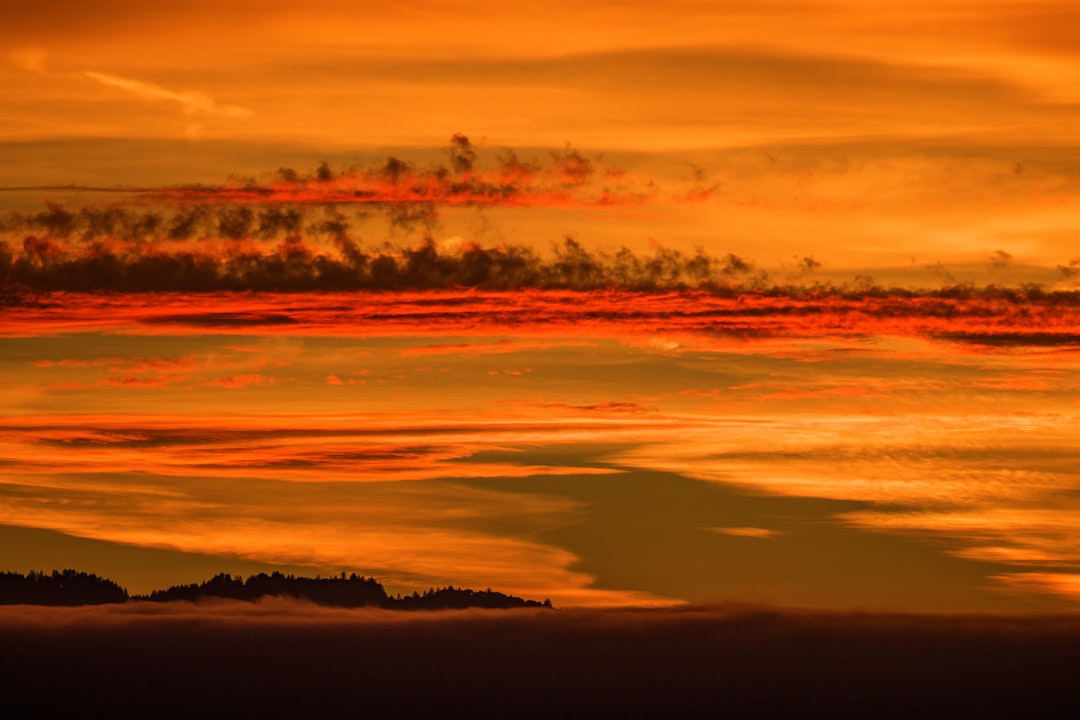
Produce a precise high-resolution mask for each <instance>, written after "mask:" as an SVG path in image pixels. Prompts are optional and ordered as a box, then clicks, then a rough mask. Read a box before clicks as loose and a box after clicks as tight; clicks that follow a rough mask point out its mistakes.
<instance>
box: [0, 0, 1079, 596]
mask: <svg viewBox="0 0 1080 720" xmlns="http://www.w3.org/2000/svg"><path fill="white" fill-rule="evenodd" d="M18 5H19V6H18V7H12V8H9V9H6V11H5V15H4V19H3V22H2V24H0V46H3V47H4V51H3V55H2V56H0V86H2V87H3V88H4V89H5V96H4V100H5V102H4V103H3V104H2V105H0V156H2V157H3V158H4V162H3V163H2V166H0V426H2V427H0V533H7V534H8V535H10V536H11V537H13V538H15V539H16V540H17V542H11V543H5V544H4V545H5V546H3V547H0V570H3V569H5V568H4V567H3V565H5V564H10V565H12V567H13V569H18V570H21V571H25V570H28V569H30V568H29V567H26V566H25V565H26V564H27V563H39V564H42V565H45V564H58V566H62V565H63V564H64V563H65V562H66V560H64V557H67V556H74V557H77V558H87V559H88V561H89V560H93V561H95V562H100V563H102V564H103V565H102V566H101V567H86V568H82V569H85V570H88V571H100V572H102V573H103V574H108V572H109V570H110V568H115V569H116V570H117V572H119V573H127V575H125V576H124V577H118V578H116V579H118V580H121V581H123V582H127V583H129V584H132V585H133V589H135V590H137V591H138V590H146V589H149V588H148V587H141V586H138V583H142V582H145V583H149V582H150V580H149V579H148V578H149V577H150V574H148V573H147V572H146V570H145V568H146V567H148V566H150V565H155V566H160V567H161V568H163V569H162V570H161V573H164V574H168V573H173V572H175V574H176V581H177V582H191V581H197V580H200V579H202V578H199V577H189V576H187V575H183V573H184V572H188V571H186V570H184V571H182V568H192V567H199V568H205V567H208V566H211V565H214V566H216V565H218V564H220V565H222V566H223V567H222V568H221V570H222V571H228V570H229V569H230V568H229V567H228V563H229V562H236V563H239V564H242V566H243V567H244V568H247V569H252V568H265V569H273V568H288V569H290V570H292V569H297V568H299V569H301V570H305V571H306V570H310V571H311V572H312V573H329V572H333V573H338V572H340V571H341V570H343V569H348V570H355V571H358V572H362V573H367V574H371V575H375V576H377V577H379V578H380V579H382V580H384V581H386V582H387V583H388V586H389V587H390V588H391V589H392V591H398V590H400V591H404V592H411V591H412V590H414V589H421V590H423V589H424V588H426V587H429V586H432V585H438V584H446V583H453V584H455V585H461V584H465V585H474V586H476V587H487V586H491V587H494V588H497V589H498V590H501V591H507V592H514V593H518V594H522V595H526V596H530V597H533V596H539V597H550V598H552V599H553V600H554V601H555V602H556V603H561V604H567V605H572V604H582V605H607V604H610V605H627V604H671V603H682V602H697V601H706V602H712V601H717V600H733V601H740V602H772V603H781V604H785V605H800V606H806V607H828V608H840V607H844V608H851V607H865V608H874V609H893V610H901V611H910V610H926V611H933V612H941V611H949V612H1019V613H1029V612H1042V611H1052V612H1058V611H1074V610H1075V609H1076V608H1077V607H1078V605H1077V603H1078V602H1080V599H1078V598H1080V593H1078V592H1077V591H1076V587H1075V586H1076V578H1077V577H1078V576H1080V534H1078V531H1077V530H1076V528H1078V527H1080V522H1078V520H1077V518H1078V517H1080V506H1078V504H1077V501H1076V497H1077V490H1078V488H1080V475H1078V474H1077V471H1076V468H1077V467H1078V464H1077V460H1078V458H1077V457H1076V452H1075V450H1074V448H1076V447H1078V446H1080V373H1078V370H1080V366H1078V362H1077V361H1078V358H1080V355H1078V354H1077V351H1078V349H1080V256H1078V252H1077V250H1076V237H1077V233H1078V231H1080V149H1078V147H1077V143H1076V138H1075V134H1076V132H1075V128H1076V127H1078V126H1080V125H1078V123H1080V103H1078V100H1080V80H1078V78H1080V52H1078V51H1077V48H1080V35H1078V33H1077V31H1076V28H1080V11H1078V10H1077V7H1076V3H1075V2H1065V0H1040V1H1039V2H1020V0H1000V1H994V2H990V1H989V0H960V1H958V2H952V3H947V4H942V3H936V2H927V1H925V0H914V1H913V2H904V3H895V2H894V3H889V2H878V3H860V2H853V1H852V0H838V1H837V2H832V3H825V4H823V3H821V2H812V1H811V0H805V1H804V0H793V1H785V2H778V1H776V0H763V2H755V3H747V2H697V1H696V0H674V2H672V3H666V4H655V3H654V4H649V3H641V2H596V3H580V2H576V3H571V2H565V1H564V0H553V1H551V2H545V3H539V2H534V1H533V0H525V1H524V2H518V3H513V4H508V3H496V2H493V1H492V0H467V1H466V2H464V3H458V4H456V5H455V6H454V7H448V6H447V5H446V4H445V3H438V2H432V1H431V0H418V2H411V3H407V4H404V5H402V4H393V3H391V4H371V3H359V4H358V3H355V2H346V1H345V0H328V1H327V2H321V3H316V4H315V5H310V4H308V5H300V4H297V3H281V2H276V1H274V0H269V1H267V2H259V3H255V2H250V1H248V0H243V1H241V2H234V3H220V2H209V0H188V1H187V2H184V3H173V2H165V3H158V4H152V3H137V2H134V1H133V0H105V1H104V2H101V3H95V4H93V5H92V6H91V5H86V7H83V5H80V4H78V3H72V2H58V1H57V2H54V1H52V0H44V1H43V2H38V3H22V4H18ZM90 28H92V30H90ZM8 535H5V537H7V536H8ZM16 546H18V547H16ZM61 549H62V550H61ZM151 550H153V553H151V552H150V551H151ZM146 553H150V554H149V555H148V554H146ZM148 558H150V559H148ZM109 563H112V564H111V565H109ZM185 563H186V564H185ZM133 567H141V568H143V570H142V571H140V572H138V573H136V572H134V571H132V570H131V568H133ZM191 572H194V571H191ZM161 573H159V574H155V575H153V576H154V577H155V578H156V577H161V576H162V574H161ZM170 577H171V576H170Z"/></svg>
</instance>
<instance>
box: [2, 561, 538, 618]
mask: <svg viewBox="0 0 1080 720" xmlns="http://www.w3.org/2000/svg"><path fill="white" fill-rule="evenodd" d="M263 597H290V598H296V599H298V600H307V601H310V602H313V603H316V604H318V605H325V606H329V607H345V608H355V607H381V608H386V609H390V610H450V609H464V608H489V609H501V608H524V607H551V601H550V600H545V601H544V602H539V601H536V600H524V599H522V598H519V597H515V596H513V595H505V594H503V593H500V592H495V591H494V590H491V589H490V588H489V589H487V590H482V591H475V590H466V589H463V588H454V587H453V586H448V587H445V588H439V589H435V588H431V589H429V590H428V591H427V592H425V593H423V594H420V593H416V592H414V593H413V594H412V595H408V596H405V597H401V596H398V597H390V596H389V595H387V594H386V590H385V589H383V586H382V585H381V584H380V583H379V582H378V581H376V580H375V579H374V578H366V577H362V576H359V575H357V574H355V573H353V574H352V575H349V576H346V575H345V573H341V575H340V576H337V577H327V578H322V577H314V578H309V577H297V576H296V575H284V574H282V573H280V572H275V573H271V574H269V575H267V574H266V573H259V574H258V575H252V576H250V577H248V578H247V579H246V580H245V579H244V578H242V577H240V576H239V575H237V576H235V577H234V576H232V575H230V574H228V573H219V574H217V575H215V576H214V577H212V578H210V579H209V580H206V581H205V582H202V583H198V584H196V583H192V584H190V585H174V586H172V587H170V588H168V589H167V590H154V591H153V592H151V593H150V594H149V595H136V596H133V597H131V598H130V599H132V600H146V601H150V602H171V601H176V600H184V601H188V602H196V601H198V600H203V599H207V598H226V599H229V600H245V601H249V602H251V601H255V600H258V599H259V598H263ZM128 599H129V597H128V593H127V590H125V589H124V588H122V587H120V586H119V585H117V584H116V583H114V582H112V581H111V580H106V579H105V578H101V577H98V576H97V575H90V574H87V573H82V572H76V571H74V570H64V571H63V572H58V571H56V570H54V571H53V572H52V574H51V575H46V574H45V573H43V572H31V573H29V574H28V575H25V576H24V575H20V574H18V573H11V572H7V573H0V605H14V604H25V605H96V604H101V603H122V602H125V601H126V600H128Z"/></svg>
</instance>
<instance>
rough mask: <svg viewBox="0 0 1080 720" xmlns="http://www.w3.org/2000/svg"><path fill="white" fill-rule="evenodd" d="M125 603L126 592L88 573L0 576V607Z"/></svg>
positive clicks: (11, 573) (31, 573)
mask: <svg viewBox="0 0 1080 720" xmlns="http://www.w3.org/2000/svg"><path fill="white" fill-rule="evenodd" d="M127 599H128V592H127V590H125V589H124V588H122V587H120V586H119V585H117V584H116V583H114V582H113V581H112V580H106V579H105V578H103V577H98V576H97V575H93V574H90V573H84V572H76V571H75V570H64V571H59V570H53V571H52V574H49V575H47V574H45V573H44V572H34V571H31V572H29V573H27V574H26V575H21V574H19V573H13V572H4V573H0V605H104V604H107V603H122V602H125V601H126V600H127Z"/></svg>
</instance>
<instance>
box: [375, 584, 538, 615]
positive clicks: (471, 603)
mask: <svg viewBox="0 0 1080 720" xmlns="http://www.w3.org/2000/svg"><path fill="white" fill-rule="evenodd" d="M390 602H391V604H390V607H393V608H397V609H401V610H461V609H464V608H519V607H551V601H550V600H545V601H544V602H537V601H536V600H523V599H521V598H519V597H514V596H513V595H504V594H503V593H501V592H495V591H494V590H492V589H490V588H488V589H487V590H481V591H476V590H465V589H463V588H455V587H453V586H449V587H445V588H442V589H439V590H435V589H431V590H428V591H427V592H426V593H424V594H423V595H421V594H419V593H415V592H414V593H413V594H412V595H407V596H406V597H402V598H395V599H392V600H391V601H390Z"/></svg>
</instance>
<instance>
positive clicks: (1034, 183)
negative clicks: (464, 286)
mask: <svg viewBox="0 0 1080 720" xmlns="http://www.w3.org/2000/svg"><path fill="white" fill-rule="evenodd" d="M1078 19H1080V18H1077V10H1076V8H1075V3H1070V2H1064V1H1062V2H1019V1H1015V2H1012V1H1009V2H972V1H969V2H952V3H947V4H942V3H936V2H935V3H930V2H902V3H873V4H866V3H861V2H753V3H749V2H745V3H744V2H676V3H665V4H664V5H663V7H660V6H657V5H655V4H652V3H644V2H618V3H586V4H582V3H569V2H567V3H560V2H556V3H550V2H545V3H524V4H521V3H515V4H514V5H513V6H512V7H511V6H507V5H505V4H503V3H483V2H470V3H464V4H462V3H457V4H455V5H454V6H453V7H452V8H451V7H449V6H447V5H446V4H444V3H435V2H415V3H409V4H407V5H402V4H399V3H393V4H390V3H387V4H372V3H363V4H362V5H357V4H355V3H351V2H320V3H316V4H314V5H312V4H305V5H304V6H302V7H301V6H299V5H296V4H293V3H273V2H259V3H255V2H251V3H243V2H241V3H227V4H225V5H222V4H221V3H212V2H201V1H200V2H183V3H179V2H176V3H173V2H169V3H155V4H153V5H143V4H140V3H134V2H127V1H123V2H115V1H110V2H104V3H96V4H95V5H94V7H93V8H92V9H90V8H88V7H84V6H83V5H81V4H79V3H73V2H41V3H32V4H23V5H22V6H20V7H18V8H14V9H11V10H9V11H8V13H7V16H6V17H5V22H4V26H3V28H0V41H2V42H0V45H2V46H4V47H6V48H8V50H7V51H6V56H5V58H4V60H3V61H2V62H0V83H2V84H3V86H4V87H5V90H6V96H5V98H6V100H7V102H5V103H4V104H3V107H2V108H0V147H3V153H4V154H5V155H6V156H7V157H9V158H10V161H9V163H6V164H5V165H6V166H5V167H4V168H2V169H0V185H4V186H9V187H10V186H18V185H42V184H57V183H61V184H62V183H89V184H99V185H102V184H104V185H117V184H120V185H128V186H131V185H145V184H162V183H166V184H167V183H173V182H187V183H192V182H199V183H220V182H223V181H224V180H225V179H226V178H227V177H229V176H230V175H241V176H248V175H258V174H265V173H270V172H273V171H274V170H276V168H278V167H280V166H294V167H296V166H299V167H301V168H313V167H314V166H315V165H316V164H317V163H318V162H319V161H320V160H328V161H329V162H330V163H331V164H332V165H333V166H334V168H335V169H336V170H337V169H341V168H343V167H347V166H349V165H351V164H355V163H356V162H358V161H360V162H361V164H364V163H365V162H367V161H368V159H369V158H371V157H376V156H379V155H380V154H381V153H384V152H385V151H387V150H394V149H396V150H394V151H395V152H403V151H404V152H407V153H412V157H414V158H421V159H422V158H427V159H428V160H430V161H438V160H443V159H445V151H444V150H443V148H444V147H445V143H446V139H447V138H448V137H449V136H450V135H451V134H452V133H455V132H462V133H465V134H466V135H468V136H469V137H470V138H471V140H472V141H473V143H474V144H475V145H476V146H477V147H478V148H480V150H481V156H482V158H483V157H487V158H488V159H489V160H490V158H491V157H492V156H494V155H495V154H496V153H498V152H499V151H500V150H501V149H503V148H514V149H516V150H518V152H520V153H523V154H524V156H526V157H537V156H538V157H540V158H541V159H543V158H544V157H546V152H547V151H546V150H545V148H555V149H559V148H562V147H564V146H565V145H566V144H567V143H570V144H572V145H573V146H574V147H576V148H581V149H582V151H583V152H585V153H587V154H589V155H590V157H596V156H597V155H600V154H602V155H603V159H604V161H605V163H606V164H607V165H609V166H612V167H618V168H621V169H624V170H628V171H630V172H631V173H632V174H633V177H634V178H635V179H637V180H639V181H640V182H641V183H643V184H645V185H648V184H650V183H651V184H652V185H651V186H652V187H654V188H655V189H657V190H658V191H659V192H660V194H661V195H662V196H664V197H668V198H669V197H670V196H672V195H675V194H678V193H680V192H686V191H688V190H696V191H698V192H699V193H700V192H702V191H705V192H707V195H699V197H702V198H706V197H707V200H706V201H704V202H699V203H695V204H694V206H693V207H692V208H689V209H688V208H686V207H684V206H680V205H672V204H671V203H669V202H664V203H661V204H660V205H658V206H655V207H652V208H651V209H650V210H649V211H647V212H646V211H643V212H640V213H637V214H634V215H633V216H631V217H627V214H626V213H623V214H617V213H601V214H599V215H597V214H592V215H587V216H583V215H580V214H576V215H575V214H571V215H555V214H550V213H539V214H537V213H533V214H515V215H513V216H510V217H507V216H505V215H504V214H500V213H495V214H489V215H486V216H485V218H486V219H485V220H484V223H486V224H485V225H483V227H484V228H487V229H486V230H485V232H488V233H489V234H490V232H491V230H490V228H491V227H494V228H496V230H497V231H499V232H504V233H506V234H509V235H512V238H511V239H513V240H523V241H527V242H530V243H534V244H537V245H538V246H541V247H543V246H546V244H547V243H548V242H550V241H551V240H552V239H554V238H558V237H559V236H560V235H561V234H562V233H565V232H574V233H577V234H578V235H579V236H580V237H581V238H582V239H583V240H585V241H586V242H588V243H590V244H592V245H608V246H616V247H617V246H618V245H627V246H630V247H643V246H645V245H646V244H647V243H648V242H649V241H650V240H655V241H659V242H661V243H663V244H666V245H670V246H673V247H679V248H690V247H693V246H694V245H705V246H707V247H710V248H723V249H724V250H728V251H732V252H736V253H740V254H749V255H751V256H752V257H753V259H755V260H757V261H759V262H762V263H765V264H768V265H771V266H775V265H778V264H780V263H782V262H784V261H785V260H789V259H790V257H791V256H792V255H793V254H798V253H802V254H808V253H809V254H814V255H815V256H816V257H818V258H819V259H822V260H824V261H825V262H826V263H827V265H828V266H829V267H832V268H836V269H840V268H842V269H844V270H845V271H846V270H847V269H849V268H853V267H861V268H868V267H872V268H876V269H878V271H879V274H880V273H881V272H884V271H883V270H881V268H884V267H889V268H894V269H895V268H898V267H906V266H918V267H923V266H929V265H934V264H935V263H938V262H942V263H945V264H946V265H947V266H949V267H950V268H951V271H952V273H953V274H954V275H957V273H959V274H960V275H965V273H966V275H965V277H966V276H968V275H973V274H974V275H979V273H978V272H977V271H978V268H979V266H981V265H985V263H986V258H987V257H988V256H989V255H990V254H991V253H993V252H995V251H998V250H1003V251H1005V252H1008V253H1009V254H1010V255H1012V256H1013V257H1014V258H1016V260H1017V264H1019V265H1030V266H1041V267H1045V268H1050V269H1051V271H1052V269H1053V268H1054V267H1055V266H1056V265H1058V264H1061V263H1066V262H1068V261H1069V260H1070V259H1071V258H1072V257H1073V255H1072V253H1073V248H1072V237H1073V233H1074V232H1075V228H1076V225H1077V221H1078V208H1077V204H1076V190H1077V175H1076V170H1075V168H1076V167H1077V166H1078V165H1077V160H1078V159H1080V158H1078V157H1077V156H1076V150H1075V142H1074V139H1075V138H1074V136H1075V131H1074V128H1075V127H1076V126H1077V124H1078V122H1077V121H1078V120H1080V117H1078V116H1077V107H1078V106H1077V101H1078V100H1080V81H1078V80H1077V79H1076V78H1078V77H1080V67H1077V65H1078V62H1080V60H1078V55H1077V53H1076V51H1075V47H1077V46H1080V42H1074V41H1076V40H1078V38H1076V37H1073V35H1072V34H1073V33H1075V30H1073V28H1075V27H1077V26H1078V25H1080V22H1078ZM405 148H411V150H405ZM538 149H539V150H538ZM598 190H599V188H598ZM43 197H44V195H43V194H41V193H38V194H37V195H34V196H32V197H25V196H22V197H21V198H20V199H18V200H20V201H21V200H25V201H27V202H29V201H31V200H33V201H40V200H41V199H43ZM16 200H17V199H13V197H12V196H11V195H10V194H4V195H3V197H0V203H8V204H10V203H12V202H16ZM479 227H480V226H479V225H478V224H477V222H476V221H475V219H474V218H473V216H472V215H468V214H467V215H465V216H462V215H460V214H459V215H454V216H447V217H446V218H444V220H443V224H442V225H441V226H440V227H439V228H438V230H437V234H438V235H441V236H442V237H444V238H450V237H457V236H469V235H473V236H475V235H476V234H477V233H478V232H480V231H479V229H478V228H479ZM374 239H378V238H374ZM1025 277H1026V279H1027V280H1029V281H1039V282H1044V281H1046V280H1047V279H1048V276H1047V275H1045V274H1044V275H1039V274H1038V273H1029V274H1028V275H1027V276H1025ZM979 279H980V281H981V280H985V278H984V277H983V276H981V275H979ZM1049 279H1050V280H1053V276H1052V275H1050V276H1049Z"/></svg>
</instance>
